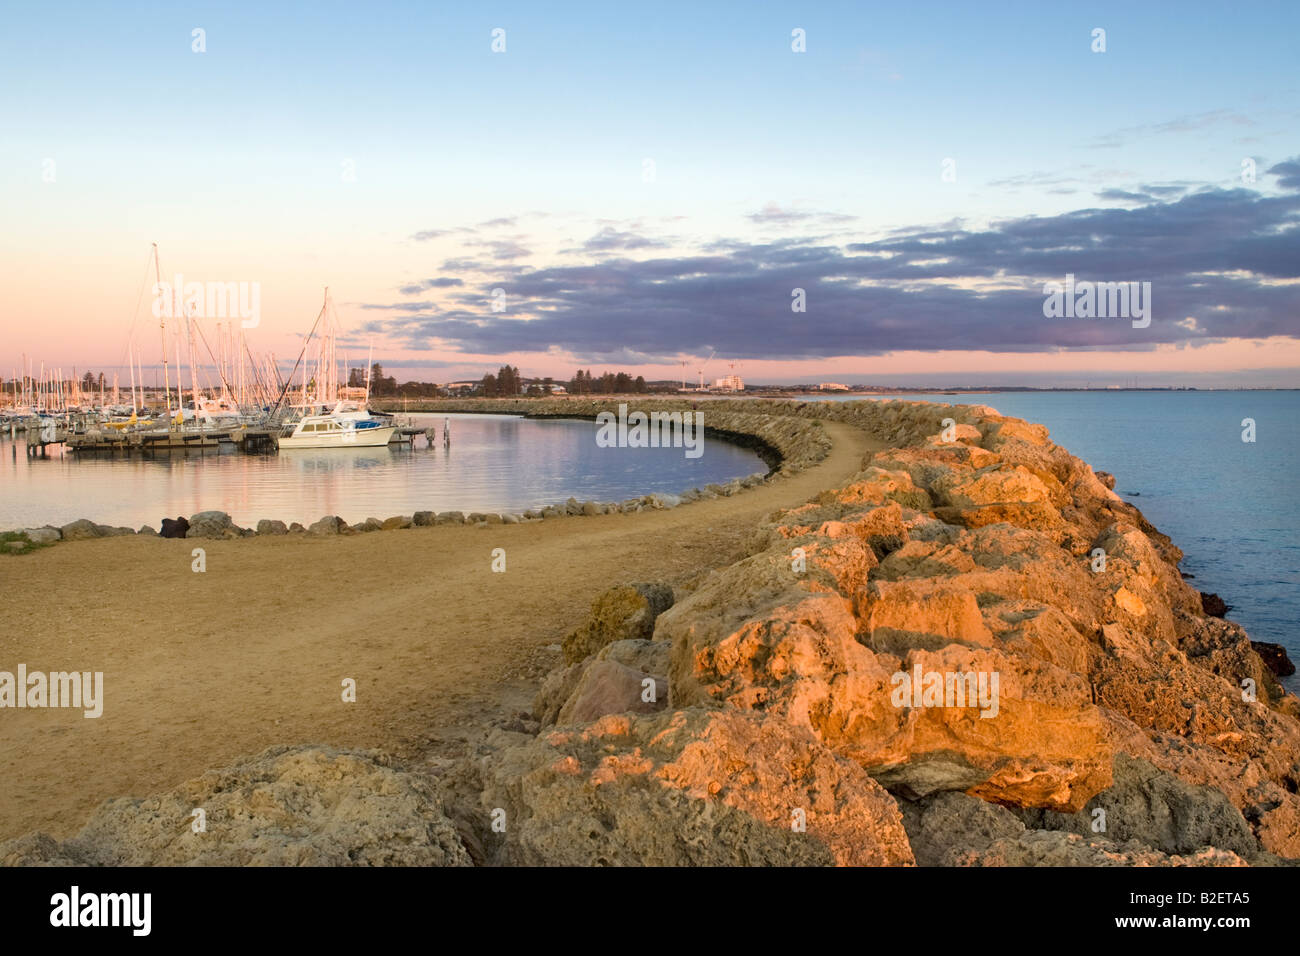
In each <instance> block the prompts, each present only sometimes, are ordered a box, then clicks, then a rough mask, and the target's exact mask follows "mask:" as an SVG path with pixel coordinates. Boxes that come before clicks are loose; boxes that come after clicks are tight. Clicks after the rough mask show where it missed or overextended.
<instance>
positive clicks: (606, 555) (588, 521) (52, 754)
mask: <svg viewBox="0 0 1300 956" xmlns="http://www.w3.org/2000/svg"><path fill="white" fill-rule="evenodd" d="M826 427H827V428H828V430H829V431H830V433H831V435H832V437H833V439H834V448H833V450H832V452H831V454H830V456H829V457H828V458H827V459H826V460H825V461H823V462H822V463H821V464H820V465H818V466H817V467H816V468H812V469H810V470H808V471H807V472H805V473H804V474H802V475H799V476H797V477H795V478H793V479H790V480H788V481H784V482H778V483H776V484H774V485H771V486H763V487H761V488H758V489H755V490H751V491H747V492H745V493H743V494H741V495H738V496H736V497H733V498H720V499H717V500H713V501H708V502H701V503H696V504H692V505H690V506H688V507H686V508H681V509H676V510H671V511H663V512H643V513H641V514H637V515H606V516H602V517H597V518H573V519H565V520H560V521H545V522H538V523H532V524H524V525H494V526H489V527H487V528H473V527H463V526H461V527H453V526H447V527H436V528H416V529H411V530H407V531H393V532H381V533H374V534H367V535H357V536H344V537H338V538H322V539H304V538H298V537H295V538H271V537H259V538H252V539H245V540H240V541H207V542H191V541H165V540H138V539H133V538H114V539H104V540H100V541H85V542H76V543H70V544H66V545H58V546H56V547H53V548H49V549H46V550H44V551H41V552H38V553H36V554H34V555H31V556H29V557H25V558H9V559H5V560H3V562H0V601H2V602H3V607H4V620H5V624H4V627H3V629H2V630H0V670H7V671H10V672H14V671H16V670H17V667H18V665H19V663H25V664H26V665H27V667H28V670H29V671H36V670H41V671H51V670H71V669H76V670H82V671H84V670H92V671H103V672H104V681H105V688H106V689H105V707H104V715H103V716H102V717H101V718H99V719H97V720H89V719H85V718H83V717H82V716H81V712H80V711H67V710H53V709H44V710H28V709H24V710H15V709H8V708H6V709H4V710H0V839H5V838H8V837H12V836H16V835H18V834H21V833H24V832H27V831H28V830H32V829H42V830H45V831H46V832H49V833H51V834H53V835H55V836H58V837H65V836H68V835H71V834H72V833H73V832H75V831H76V830H77V829H78V828H79V827H80V826H81V824H82V823H83V822H84V821H85V819H86V817H87V816H88V815H89V813H90V812H91V810H92V809H93V808H94V807H95V806H97V805H98V804H99V803H100V801H102V800H104V799H105V798H107V797H111V796H118V795H123V794H130V795H132V796H145V795H147V794H150V793H154V792H157V791H159V790H163V789H167V788H170V787H173V786H175V785H176V784H177V783H179V782H180V781H182V780H186V779H188V778H190V777H193V776H196V775H198V774H200V773H202V772H203V771H204V770H208V769H211V768H215V767H221V766H224V765H226V764H229V763H231V762H232V761H233V760H235V759H236V758H238V757H240V756H243V755H248V754H254V753H257V752H258V751H260V750H262V749H263V748H265V747H267V746H270V745H272V744H277V743H288V744H303V743H309V742H321V743H328V744H333V745H337V746H366V747H371V746H379V747H384V748H385V749H388V750H392V751H397V752H406V753H411V752H418V751H419V750H420V748H421V746H422V744H424V743H426V742H427V741H429V740H430V739H431V737H430V731H431V729H433V728H445V727H454V726H456V725H458V724H466V723H468V722H472V721H479V720H481V719H482V718H483V717H484V716H485V715H486V714H489V713H499V712H500V711H501V710H502V708H509V707H515V708H516V709H518V708H519V707H524V708H526V706H527V702H528V700H529V699H530V696H531V691H532V689H533V687H534V686H535V685H534V683H533V682H532V681H530V680H526V679H525V674H526V672H527V671H528V667H527V666H526V665H527V664H528V663H529V661H531V662H532V665H533V667H534V668H535V667H536V665H537V663H538V661H539V657H544V655H542V654H541V652H540V651H539V649H540V648H543V647H545V646H546V645H549V644H553V643H556V642H558V641H559V640H560V639H561V637H562V636H563V635H564V634H565V633H566V632H567V631H568V630H569V629H571V628H572V627H574V626H575V625H576V624H578V623H579V622H580V621H581V620H582V619H583V617H584V615H585V613H586V609H587V607H588V605H589V604H590V602H591V600H592V598H593V597H594V596H595V595H596V594H597V593H599V592H600V591H601V590H603V589H605V588H607V587H609V586H611V585H614V584H618V583H622V582H627V581H636V580H651V579H657V580H667V581H672V582H674V583H678V584H680V583H681V582H682V581H685V580H688V579H689V578H691V577H694V576H695V575H697V574H698V573H700V572H701V571H702V570H704V569H707V568H710V567H716V566H719V565H721V564H725V563H726V562H727V561H728V560H730V559H732V558H733V557H734V556H735V555H736V553H737V551H738V550H739V548H740V547H741V545H742V543H743V541H744V539H745V537H746V536H747V535H748V534H749V532H750V530H751V529H752V528H753V526H754V525H755V523H756V522H757V521H759V520H760V519H761V518H763V517H764V516H766V515H767V514H769V513H771V512H772V511H774V510H776V509H778V508H782V507H789V506H791V505H795V504H799V503H801V502H803V501H806V500H808V499H809V498H811V497H812V496H814V495H815V494H816V493H817V492H818V491H821V490H823V489H825V488H831V487H835V486H836V485H837V484H840V483H842V481H843V480H844V479H845V478H847V477H848V476H849V475H851V474H853V473H854V472H855V471H857V470H858V469H859V468H860V466H861V461H862V457H863V455H864V454H865V453H866V452H868V451H870V450H873V449H875V448H878V447H880V445H879V443H878V442H876V441H874V440H873V439H871V438H870V437H869V436H867V435H866V434H864V433H863V432H861V431H858V430H856V429H853V428H850V427H848V426H845V425H839V424H828V425H827V426H826ZM196 546H202V547H204V548H206V550H207V571H206V573H203V574H196V573H193V572H192V571H191V569H190V563H191V557H190V551H191V549H192V548H194V547H196ZM494 548H504V549H505V551H506V561H507V571H506V573H504V574H497V573H493V572H492V571H491V552H492V549H494ZM345 677H351V678H354V679H355V680H356V682H357V688H358V691H357V702H356V703H355V704H348V703H344V702H343V701H342V699H341V681H342V680H343V679H344V678H345Z"/></svg>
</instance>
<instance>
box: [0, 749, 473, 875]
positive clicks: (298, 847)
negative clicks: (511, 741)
mask: <svg viewBox="0 0 1300 956" xmlns="http://www.w3.org/2000/svg"><path fill="white" fill-rule="evenodd" d="M196 808H201V809H202V810H203V811H204V815H205V824H206V832H202V833H195V832H194V831H193V828H192V826H191V824H192V823H193V821H194V817H193V811H194V810H195V809H196ZM0 862H4V863H7V864H10V865H30V864H34V863H46V864H60V863H68V862H77V863H83V864H86V865H90V866H463V865H468V864H469V862H470V859H469V854H468V853H467V852H466V851H465V848H464V846H463V845H462V844H461V841H460V839H459V838H458V836H457V834H456V830H455V828H454V826H453V825H452V824H451V822H450V821H449V820H448V819H447V817H446V816H445V815H444V814H443V812H442V806H441V803H440V800H439V797H438V795H437V793H436V792H435V791H434V789H433V787H432V786H431V784H430V783H429V782H428V781H427V780H425V779H424V778H423V777H421V776H419V775H415V774H410V773H405V772H402V771H398V770H393V769H391V768H389V767H387V766H385V765H384V764H383V763H382V762H380V761H378V760H376V759H375V758H374V757H372V756H370V755H367V754H362V753H353V752H349V751H338V750H332V749H329V748H323V747H306V748H290V747H272V748H270V749H269V750H266V751H263V752H262V753H261V754H259V755H258V756H256V757H253V758H251V759H249V760H247V761H244V762H242V763H238V764H235V765H234V766H232V767H227V768H225V769H223V770H216V771H209V772H208V773H205V774H203V775H202V776H201V777H196V778H195V779H193V780H189V781H186V782H185V783H183V784H181V785H180V786H179V787H177V788H176V789H174V790H171V791H168V792H167V793H162V794H158V795H156V796H153V797H149V798H147V799H143V800H140V799H131V798H126V797H122V798H118V799H115V800H109V801H106V802H105V803H104V804H102V805H101V806H100V808H99V809H98V810H96V811H95V813H94V814H93V815H92V816H91V818H90V820H89V822H88V823H87V824H86V826H85V827H84V828H83V829H82V830H81V831H80V832H79V833H78V834H77V835H76V836H75V837H73V838H72V839H70V840H67V841H66V842H64V843H62V844H58V843H56V842H54V841H52V840H49V839H48V838H41V837H39V836H37V837H26V838H22V839H21V840H19V841H11V842H9V843H7V844H3V845H0Z"/></svg>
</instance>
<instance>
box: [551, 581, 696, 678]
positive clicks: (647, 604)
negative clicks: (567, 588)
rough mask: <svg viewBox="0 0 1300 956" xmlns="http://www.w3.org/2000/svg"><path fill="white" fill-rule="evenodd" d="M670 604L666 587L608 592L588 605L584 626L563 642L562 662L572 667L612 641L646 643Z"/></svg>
mask: <svg viewBox="0 0 1300 956" xmlns="http://www.w3.org/2000/svg"><path fill="white" fill-rule="evenodd" d="M672 603H673V589H672V587H670V586H669V585H667V584H656V583H646V584H629V585H625V586H623V587H616V588H610V589H609V590H608V591H605V592H603V593H602V594H600V595H599V596H598V597H597V598H596V599H595V600H594V601H592V602H591V615H590V617H589V618H588V620H587V622H586V623H585V624H583V625H582V626H581V627H579V628H577V629H576V630H574V631H572V632H571V633H570V634H569V635H568V636H567V637H565V638H564V642H563V644H562V648H563V650H564V659H565V661H566V662H568V663H570V664H572V663H574V662H576V661H580V660H582V659H583V658H584V657H587V656H589V655H591V654H595V653H596V652H597V651H599V650H600V649H601V648H602V647H604V646H605V645H606V644H609V643H611V642H613V641H623V640H638V639H647V638H650V637H652V636H653V635H654V629H655V620H656V619H657V618H658V617H659V615H660V614H662V613H663V612H664V611H666V610H668V608H670V607H671V606H672Z"/></svg>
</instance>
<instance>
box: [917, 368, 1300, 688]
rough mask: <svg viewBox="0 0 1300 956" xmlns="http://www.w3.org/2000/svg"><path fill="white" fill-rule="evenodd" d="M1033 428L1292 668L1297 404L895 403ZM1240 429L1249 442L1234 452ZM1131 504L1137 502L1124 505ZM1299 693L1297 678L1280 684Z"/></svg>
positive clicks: (1299, 645)
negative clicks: (995, 414) (981, 409)
mask: <svg viewBox="0 0 1300 956" xmlns="http://www.w3.org/2000/svg"><path fill="white" fill-rule="evenodd" d="M897 397H899V398H905V399H924V400H926V401H935V402H946V403H949V404H977V405H991V406H992V407H993V408H996V409H997V410H998V411H999V412H1001V413H1002V414H1003V415H1012V416H1014V417H1016V418H1024V419H1028V420H1029V421H1032V422H1041V423H1043V424H1044V425H1046V426H1047V427H1048V428H1049V429H1051V432H1052V440H1053V441H1055V442H1056V443H1057V444H1060V445H1063V446H1065V447H1066V448H1068V449H1069V450H1070V451H1071V452H1073V453H1074V454H1075V455H1078V456H1079V457H1080V458H1082V459H1083V460H1084V461H1086V462H1088V463H1089V464H1090V465H1092V466H1093V468H1096V469H1098V470H1099V471H1109V472H1111V473H1112V474H1114V476H1115V491H1116V492H1117V493H1118V494H1120V495H1122V496H1123V497H1124V498H1125V500H1127V501H1131V502H1132V503H1133V504H1135V505H1136V506H1137V507H1138V508H1140V509H1141V510H1142V513H1143V514H1145V515H1146V516H1147V519H1148V520H1150V521H1151V523H1152V524H1154V525H1155V526H1156V527H1157V528H1159V529H1160V530H1161V531H1163V532H1164V533H1165V534H1167V535H1169V536H1170V537H1171V538H1173V540H1174V544H1176V545H1178V547H1180V548H1182V549H1183V551H1184V552H1185V554H1186V558H1185V559H1184V561H1183V563H1182V569H1183V571H1185V572H1186V573H1188V574H1192V575H1195V579H1194V580H1193V581H1192V582H1191V583H1192V584H1193V585H1194V586H1195V587H1196V588H1197V589H1198V590H1201V591H1213V592H1215V593H1217V594H1218V595H1219V596H1220V597H1222V598H1223V599H1224V600H1225V601H1227V602H1228V603H1229V604H1231V605H1232V606H1233V609H1232V610H1231V611H1229V612H1228V617H1229V618H1230V619H1231V620H1234V621H1237V622H1239V623H1241V624H1243V625H1244V626H1245V627H1246V629H1247V630H1248V631H1249V632H1250V636H1251V637H1252V638H1254V639H1255V640H1257V641H1272V642H1274V643H1277V644H1282V645H1284V646H1285V647H1286V648H1287V652H1288V653H1289V654H1290V655H1291V659H1292V660H1294V661H1296V662H1297V663H1300V541H1297V531H1298V530H1300V528H1298V526H1300V520H1297V516H1298V515H1300V504H1298V503H1297V494H1300V478H1298V477H1297V476H1300V392H1048V393H1033V392H994V393H989V394H981V395H958V396H953V395H942V394H937V393H936V394H932V395H900V396H897ZM1244 418H1253V419H1254V420H1255V429H1256V435H1255V442H1254V444H1248V443H1246V442H1243V441H1242V440H1241V434H1242V426H1241V421H1242V419H1244ZM1133 493H1136V494H1137V497H1130V495H1131V494H1133ZM1285 683H1286V685H1287V686H1288V688H1290V689H1291V690H1293V691H1300V674H1297V675H1296V676H1294V677H1291V678H1287V679H1286V681H1285Z"/></svg>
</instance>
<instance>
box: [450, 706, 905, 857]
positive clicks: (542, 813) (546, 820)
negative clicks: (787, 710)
mask: <svg viewBox="0 0 1300 956" xmlns="http://www.w3.org/2000/svg"><path fill="white" fill-rule="evenodd" d="M477 769H478V771H479V772H480V773H481V775H482V777H481V779H480V781H479V783H478V784H477V786H476V788H475V789H477V790H478V791H480V792H481V798H480V799H481V806H480V808H479V809H478V812H477V813H476V814H475V816H476V818H477V820H478V821H479V826H480V827H481V829H482V830H483V831H485V832H483V834H482V836H481V842H482V843H483V845H484V846H485V848H486V854H487V858H488V862H492V863H497V864H514V865H551V866H555V865H560V866H589V865H641V866H710V865H720V866H736V865H780V866H790V865H825V864H832V863H841V864H850V865H866V866H881V865H908V864H911V863H912V861H913V858H912V851H911V848H910V846H909V845H908V842H907V835H906V833H905V831H904V830H903V826H902V820H901V818H900V816H899V813H898V809H897V807H896V805H895V804H894V801H893V799H892V798H891V797H890V796H889V794H887V793H886V792H885V791H884V789H882V788H881V787H880V785H879V784H877V783H876V782H875V781H873V780H872V779H871V778H870V777H869V776H867V774H866V773H865V772H863V771H862V769H861V768H860V767H858V766H857V765H855V764H853V763H852V762H851V761H847V760H843V759H841V758H838V757H836V756H835V755H834V754H833V753H832V752H831V751H829V750H828V749H827V748H826V747H824V746H822V745H821V744H819V743H818V742H817V741H816V740H814V739H813V738H812V737H810V736H809V735H807V734H806V733H802V732H800V731H799V730H798V729H797V728H793V727H791V726H789V725H788V724H786V723H784V722H782V721H774V720H765V719H763V718H762V717H761V716H760V715H755V714H740V713H737V712H734V711H729V712H728V711H714V710H702V709H696V710H692V711H689V712H677V713H665V714H659V715H652V716H640V717H637V716H632V715H613V716H606V717H602V718H600V719H599V720H597V721H595V722H594V723H592V724H588V725H586V726H585V727H582V728H572V729H570V728H557V729H555V730H552V731H548V732H544V733H543V734H542V735H541V736H540V737H539V738H537V739H535V740H531V741H529V742H527V743H522V744H520V745H518V746H514V747H510V748H507V749H505V750H503V751H501V752H499V753H497V754H496V755H494V756H493V757H492V758H490V759H487V760H485V761H483V762H481V763H480V764H479V765H478V768H477ZM497 811H503V812H504V817H500V816H499V814H498V817H499V818H500V819H502V820H503V822H504V824H505V830H504V833H499V832H486V831H487V827H486V825H485V824H486V823H487V821H488V820H490V819H491V818H492V815H493V814H494V812H497Z"/></svg>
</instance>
